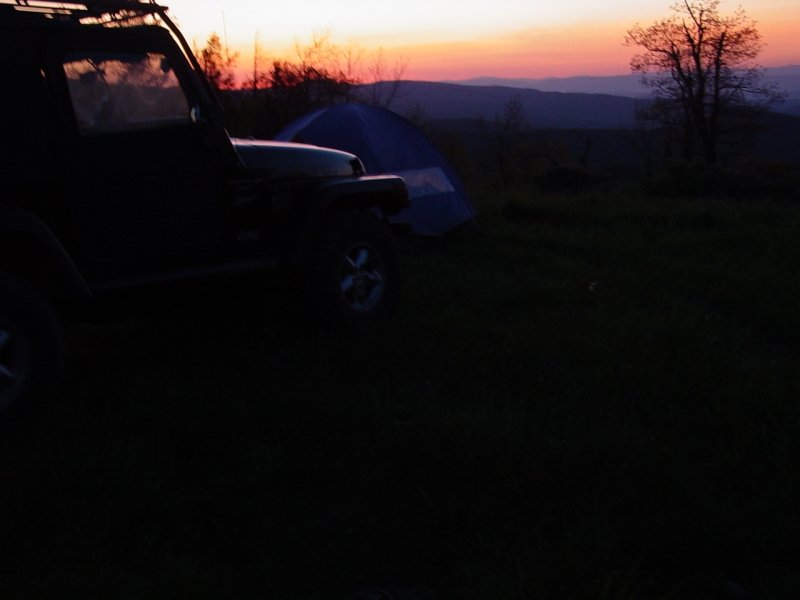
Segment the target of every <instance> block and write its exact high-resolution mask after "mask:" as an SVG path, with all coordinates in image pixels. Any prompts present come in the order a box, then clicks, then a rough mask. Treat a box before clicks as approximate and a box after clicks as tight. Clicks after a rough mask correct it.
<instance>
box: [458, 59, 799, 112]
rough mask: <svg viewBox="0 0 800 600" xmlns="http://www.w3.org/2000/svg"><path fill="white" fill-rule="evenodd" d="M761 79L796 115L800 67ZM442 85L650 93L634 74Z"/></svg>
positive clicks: (782, 109)
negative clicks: (784, 96)
mask: <svg viewBox="0 0 800 600" xmlns="http://www.w3.org/2000/svg"><path fill="white" fill-rule="evenodd" d="M764 80H765V82H767V83H771V84H774V85H775V86H776V87H777V88H778V89H780V90H783V91H785V92H786V93H787V99H786V102H785V103H782V104H777V105H776V106H775V107H774V110H775V111H776V112H784V113H790V114H800V65H788V66H784V67H772V68H769V69H766V72H765V77H764ZM443 83H453V84H458V85H466V86H475V87H496V86H500V87H511V88H516V89H534V90H538V91H542V92H561V93H568V94H608V95H612V96H623V97H626V98H648V97H649V96H650V94H651V90H650V89H649V88H648V87H647V86H645V85H643V84H642V83H641V80H640V78H639V76H638V75H610V76H589V75H585V76H577V77H547V78H543V79H528V78H503V77H475V78H472V79H464V80H459V81H446V82H443Z"/></svg>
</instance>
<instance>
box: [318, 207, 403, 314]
mask: <svg viewBox="0 0 800 600" xmlns="http://www.w3.org/2000/svg"><path fill="white" fill-rule="evenodd" d="M397 262H398V261H397V249H396V247H395V243H394V239H393V238H392V234H391V232H390V231H389V229H388V228H387V227H386V225H384V224H383V223H382V222H381V221H380V220H379V219H378V218H377V217H376V216H375V215H374V214H372V213H371V212H368V211H356V210H342V211H337V212H336V213H334V214H333V215H332V216H331V217H330V218H329V219H328V220H327V221H326V222H325V224H324V225H323V227H322V229H321V231H320V234H319V237H318V239H317V243H316V245H315V248H314V251H313V254H312V260H311V264H310V265H309V268H308V269H307V272H306V281H305V294H306V302H307V304H308V305H309V307H310V308H311V310H312V316H314V317H316V318H318V319H319V320H321V321H322V322H323V324H329V325H331V324H332V325H344V326H347V327H360V326H365V325H370V324H375V323H378V322H380V321H383V320H385V319H386V318H387V317H388V316H389V315H390V314H391V312H392V311H393V310H394V308H395V307H396V304H397V296H398V291H399V290H398V288H399V282H398V267H397Z"/></svg>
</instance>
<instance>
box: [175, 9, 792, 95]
mask: <svg viewBox="0 0 800 600" xmlns="http://www.w3.org/2000/svg"><path fill="white" fill-rule="evenodd" d="M163 2H164V3H165V4H166V5H167V6H169V7H170V9H171V10H170V14H171V15H172V17H173V18H174V19H175V20H176V21H177V23H178V24H179V26H180V27H181V29H182V31H183V32H184V34H185V35H186V37H187V39H188V40H189V42H190V43H194V44H195V45H196V46H197V47H202V46H203V45H204V44H205V41H206V39H207V37H208V35H209V34H210V33H211V32H217V33H219V34H220V36H222V37H225V38H227V42H228V45H229V47H230V48H231V49H232V50H233V51H236V52H238V53H239V61H238V62H239V67H240V68H241V69H242V70H243V71H246V70H248V69H252V52H253V47H254V40H255V39H256V38H257V39H258V43H259V47H260V52H261V53H262V54H263V55H264V56H265V57H266V58H279V57H286V56H291V52H292V46H293V44H294V43H300V44H305V43H307V42H308V41H310V40H311V38H312V36H313V35H315V34H317V35H319V34H328V35H329V36H330V38H331V40H332V42H333V43H336V44H339V45H350V46H352V47H358V48H361V49H363V50H364V51H365V52H367V53H369V52H370V51H371V50H373V49H375V48H378V47H381V48H383V52H384V55H385V56H386V58H387V63H388V64H389V65H390V66H391V65H392V64H397V63H398V61H402V62H404V63H405V64H406V69H405V72H404V75H403V76H404V78H405V79H420V80H429V81H441V80H449V79H463V78H468V77H476V76H481V75H491V76H497V77H531V78H540V77H568V76H572V75H618V74H624V73H627V72H628V61H629V60H630V57H631V55H632V54H633V53H634V49H633V48H628V47H625V46H623V45H622V41H623V38H624V36H625V31H626V30H627V29H629V28H630V27H632V26H633V25H634V24H636V23H637V22H639V23H641V24H643V25H647V24H649V23H651V22H652V21H654V20H656V19H657V18H659V17H663V16H666V15H668V14H669V12H670V11H669V6H670V5H671V4H672V0H606V1H605V2H597V1H596V0H560V1H559V0H556V1H546V0H403V1H393V2H380V1H377V2H363V1H361V0H335V1H333V0H298V1H295V2H289V3H284V2H269V1H265V0H163ZM739 5H740V3H739V2H735V1H727V0H723V2H722V4H721V7H720V8H721V12H722V13H730V12H732V11H734V10H735V9H736V7H737V6H739ZM742 5H743V6H744V8H745V10H746V12H747V14H748V16H750V17H751V18H753V19H755V20H756V22H757V26H758V29H759V31H760V32H761V33H762V36H763V38H764V42H765V43H766V48H765V50H764V52H763V53H762V55H761V56H760V62H761V64H763V65H765V66H780V65H788V64H800V42H798V41H797V36H798V33H800V9H798V4H797V0H757V1H756V0H751V1H750V2H744V3H742Z"/></svg>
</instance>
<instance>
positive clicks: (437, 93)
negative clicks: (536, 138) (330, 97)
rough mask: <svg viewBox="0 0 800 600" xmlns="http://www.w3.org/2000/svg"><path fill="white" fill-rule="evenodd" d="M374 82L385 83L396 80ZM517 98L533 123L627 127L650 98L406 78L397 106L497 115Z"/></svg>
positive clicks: (459, 115) (452, 115) (439, 116)
mask: <svg viewBox="0 0 800 600" xmlns="http://www.w3.org/2000/svg"><path fill="white" fill-rule="evenodd" d="M371 85H374V86H378V87H379V88H380V87H382V86H391V85H394V84H393V83H391V82H381V83H377V84H371ZM385 89H389V88H388V87H386V88H385ZM377 91H378V93H380V92H381V90H380V89H379V90H377ZM512 99H514V100H519V102H520V104H521V105H522V109H523V111H524V114H525V117H526V119H527V121H528V123H529V124H530V126H531V127H534V128H537V129H541V128H544V129H546V128H553V129H627V128H630V127H632V126H633V125H634V123H635V109H636V107H637V106H640V105H641V103H642V102H644V101H643V100H637V99H635V98H629V97H623V96H613V95H609V94H585V93H581V94H578V93H562V92H547V91H540V90H535V89H524V88H515V87H511V86H499V85H495V86H475V85H463V84H455V83H434V82H425V81H403V82H402V83H401V84H400V86H399V88H398V94H397V96H396V98H395V100H394V102H393V103H392V105H391V108H392V110H394V111H395V112H398V113H400V114H409V113H412V112H414V111H416V110H421V111H422V113H423V115H424V117H425V118H426V119H432V120H451V119H476V118H479V117H484V118H486V119H489V120H491V119H493V118H495V117H496V116H498V115H500V114H502V111H503V109H504V107H505V106H506V105H507V104H508V102H509V101H510V100H512Z"/></svg>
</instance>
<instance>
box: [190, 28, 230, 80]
mask: <svg viewBox="0 0 800 600" xmlns="http://www.w3.org/2000/svg"><path fill="white" fill-rule="evenodd" d="M196 54H197V55H198V56H197V58H198V61H199V62H200V66H201V67H202V68H203V72H204V73H205V75H206V77H207V78H208V80H209V82H211V85H212V86H214V89H216V90H231V89H233V88H234V87H235V86H236V76H235V75H234V72H233V70H234V68H235V67H236V59H237V54H235V53H234V54H230V52H228V48H227V47H223V45H222V41H221V40H220V38H219V35H218V34H216V33H212V34H211V35H210V36H208V40H207V41H206V45H205V47H204V48H202V49H201V50H200V52H199V53H197V52H196Z"/></svg>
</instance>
